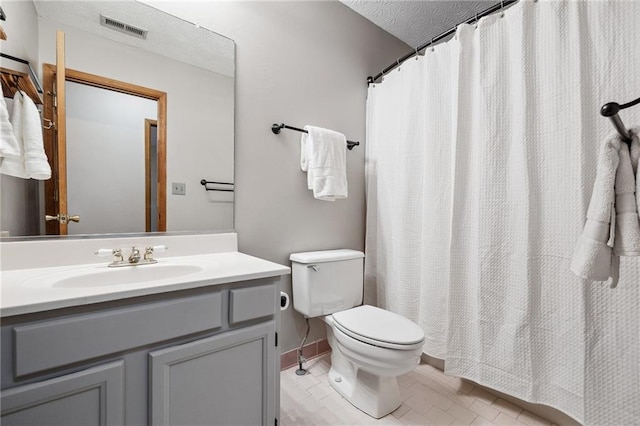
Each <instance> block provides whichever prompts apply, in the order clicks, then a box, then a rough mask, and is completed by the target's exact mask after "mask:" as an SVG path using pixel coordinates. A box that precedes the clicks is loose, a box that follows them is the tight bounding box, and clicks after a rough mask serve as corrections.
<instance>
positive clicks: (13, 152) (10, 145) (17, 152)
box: [0, 97, 22, 158]
mask: <svg viewBox="0 0 640 426" xmlns="http://www.w3.org/2000/svg"><path fill="white" fill-rule="evenodd" d="M0 99H1V100H0V158H7V157H20V156H22V150H21V149H20V145H19V144H18V140H17V139H16V137H15V135H14V134H13V126H12V125H11V122H10V121H9V110H8V109H7V103H6V102H5V100H4V97H2V98H0Z"/></svg>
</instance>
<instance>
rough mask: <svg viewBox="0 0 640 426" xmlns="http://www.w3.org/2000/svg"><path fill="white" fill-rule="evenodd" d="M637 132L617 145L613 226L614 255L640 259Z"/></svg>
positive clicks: (631, 133) (632, 130)
mask: <svg viewBox="0 0 640 426" xmlns="http://www.w3.org/2000/svg"><path fill="white" fill-rule="evenodd" d="M638 130H640V129H638V128H634V129H631V130H630V131H629V134H630V135H631V143H630V144H629V145H628V146H627V144H621V145H620V163H619V164H618V170H617V172H616V183H615V188H616V202H615V210H616V224H615V241H614V245H613V254H614V255H616V256H640V219H639V218H638V193H637V190H636V185H637V180H636V173H637V171H638V160H639V159H640V141H639V140H638V136H636V135H637V134H638Z"/></svg>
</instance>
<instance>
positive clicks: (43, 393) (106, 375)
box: [2, 361, 124, 426]
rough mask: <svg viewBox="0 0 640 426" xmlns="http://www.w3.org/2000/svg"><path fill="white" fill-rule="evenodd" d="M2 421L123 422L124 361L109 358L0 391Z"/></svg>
mask: <svg viewBox="0 0 640 426" xmlns="http://www.w3.org/2000/svg"><path fill="white" fill-rule="evenodd" d="M2 424H3V425H41V424H56V425H69V426H71V425H78V426H91V425H96V426H98V425H109V426H118V425H122V424H124V363H123V362H122V361H118V362H112V363H108V364H105V365H103V366H99V367H94V368H89V369H86V370H83V371H79V372H77V373H73V374H68V375H65V376H61V377H57V378H54V379H50V380H45V381H42V382H39V383H33V384H30V385H25V386H19V387H16V388H12V389H8V390H6V391H3V392H2Z"/></svg>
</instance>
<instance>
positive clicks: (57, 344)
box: [0, 251, 289, 425]
mask: <svg viewBox="0 0 640 426" xmlns="http://www.w3.org/2000/svg"><path fill="white" fill-rule="evenodd" d="M106 263H107V262H104V263H102V264H85V265H77V266H55V267H44V268H33V269H17V270H9V271H5V270H3V272H2V296H3V298H2V326H1V333H0V339H1V340H0V344H1V347H2V359H1V384H2V392H1V410H2V411H1V416H2V418H1V421H2V424H3V425H14V424H29V423H30V424H34V423H35V424H65V425H72V424H77V425H93V424H95V425H123V424H127V425H143V424H149V425H213V424H221V425H228V424H242V425H256V424H262V425H266V424H274V423H277V418H278V416H279V391H278V389H279V380H278V379H279V375H278V372H279V351H278V348H277V345H278V341H277V340H278V337H277V332H278V322H279V312H280V309H279V300H280V292H279V281H280V276H281V275H283V274H288V273H289V268H288V267H285V266H282V265H278V264H275V263H272V262H267V261H265V260H262V259H258V258H255V257H251V256H247V255H244V254H242V253H238V252H237V251H236V252H219V253H210V254H198V255H189V256H179V257H167V258H161V259H160V261H159V263H158V264H157V265H148V266H147V265H145V266H132V267H130V268H112V269H111V270H108V269H105V268H106V266H105V265H106ZM176 265H178V266H177V267H176ZM180 265H182V266H180ZM185 265H191V267H192V269H184V268H183V267H184V266H185ZM157 266H161V267H163V266H164V267H165V269H164V271H169V273H168V274H163V273H162V271H161V274H163V275H166V276H165V277H154V275H153V274H154V273H153V272H144V271H143V269H142V268H150V269H146V270H147V271H152V268H155V267H157ZM135 268H140V269H139V272H141V273H143V274H144V275H141V277H143V278H145V279H147V281H142V282H126V281H127V280H129V281H131V278H130V274H131V273H134V272H137V270H136V269H135ZM176 268H177V269H176ZM181 268H182V269H181ZM116 269H117V270H116ZM122 269H125V271H123V272H125V274H127V275H122V277H127V278H126V279H125V280H124V281H122V278H121V276H120V275H115V274H118V273H119V270H122ZM129 271H131V272H129ZM171 271H185V273H184V274H181V273H177V272H176V273H175V276H172V275H171V274H172V273H171ZM104 274H107V275H106V276H107V278H105V277H104ZM110 274H113V275H110ZM146 277H152V278H146ZM109 279H115V280H121V281H119V282H118V283H112V282H109V281H108V280H109ZM92 283H97V284H94V285H92ZM105 283H106V285H105ZM20 293H21V294H20ZM21 297H22V298H23V299H20V298H21ZM47 297H48V298H49V301H47V300H46V299H47ZM27 299H31V302H32V303H29V302H26V301H25V300H27Z"/></svg>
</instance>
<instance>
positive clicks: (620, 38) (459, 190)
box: [365, 1, 640, 425]
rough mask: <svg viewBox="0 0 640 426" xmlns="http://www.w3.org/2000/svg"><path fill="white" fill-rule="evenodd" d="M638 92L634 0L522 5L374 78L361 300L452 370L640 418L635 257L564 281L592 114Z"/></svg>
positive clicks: (576, 227)
mask: <svg viewBox="0 0 640 426" xmlns="http://www.w3.org/2000/svg"><path fill="white" fill-rule="evenodd" d="M639 96H640V2H632V1H599V2H595V1H591V2H578V1H570V2H569V1H550V2H545V1H540V2H533V1H521V2H520V3H518V4H516V5H515V6H513V7H511V8H510V9H508V10H507V11H505V14H504V17H502V18H501V17H500V16H499V15H494V16H491V17H488V18H485V19H482V20H481V21H480V23H479V25H478V28H475V26H470V25H462V26H460V27H459V28H458V31H457V33H456V37H455V39H452V40H451V41H449V42H447V43H445V44H442V45H439V46H436V47H435V49H433V50H432V49H427V51H426V52H425V55H424V56H423V57H420V58H419V59H417V60H416V59H410V60H409V61H407V62H405V63H404V64H402V66H401V67H400V69H399V70H394V71H393V72H391V73H390V74H389V75H387V76H385V79H384V82H383V83H381V84H376V85H371V87H370V88H369V94H368V109H367V146H366V173H367V241H366V254H367V257H366V261H365V277H366V283H365V301H366V302H367V303H374V304H378V305H379V306H382V307H385V308H387V309H390V310H392V311H395V312H398V313H401V314H403V315H405V316H407V317H408V318H411V319H412V320H414V321H416V322H417V323H418V324H419V325H420V326H421V327H422V328H423V329H424V330H425V335H426V343H425V347H424V351H425V352H426V353H427V354H429V355H432V356H435V357H438V358H442V359H444V360H445V371H446V372H447V373H448V374H451V375H456V376H461V377H465V378H468V379H471V380H474V381H476V382H478V383H480V384H483V385H486V386H489V387H491V388H494V389H497V390H499V391H502V392H505V393H508V394H511V395H513V396H516V397H518V398H521V399H524V400H526V401H530V402H537V403H543V404H547V405H550V406H553V407H556V408H558V409H560V410H562V411H564V412H565V413H567V414H568V415H570V416H572V417H573V418H575V419H577V420H579V421H582V422H585V423H586V424H594V425H596V424H597V425H605V424H612V425H613V424H616V425H617V424H640V363H639V361H638V360H639V359H640V324H639V323H640V308H639V305H640V260H639V259H637V258H629V257H627V258H623V259H622V268H621V279H620V284H619V285H618V287H617V288H615V289H611V288H609V287H608V286H606V285H603V284H600V283H592V282H585V281H583V280H580V279H578V278H577V277H576V276H574V275H573V274H572V273H571V272H570V271H569V261H570V258H571V255H572V251H573V247H574V244H575V242H576V240H577V238H578V235H579V234H580V232H581V230H582V226H583V224H584V219H585V215H586V210H587V207H588V202H589V199H590V196H591V189H592V186H593V181H594V179H595V172H596V161H597V155H598V152H599V147H600V144H601V142H602V141H603V140H604V138H605V137H606V136H607V135H608V134H609V133H611V132H612V127H611V126H610V124H609V122H608V120H606V119H604V118H602V117H600V115H599V107H600V106H601V105H602V104H604V103H606V102H610V101H616V102H619V103H623V102H627V101H629V100H631V99H635V98H637V97H639ZM621 117H622V118H623V120H624V121H625V123H626V124H627V126H628V127H630V126H631V125H632V124H634V125H635V124H640V107H636V108H635V109H634V108H631V109H628V110H624V111H623V112H621Z"/></svg>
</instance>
